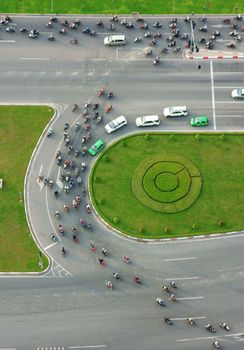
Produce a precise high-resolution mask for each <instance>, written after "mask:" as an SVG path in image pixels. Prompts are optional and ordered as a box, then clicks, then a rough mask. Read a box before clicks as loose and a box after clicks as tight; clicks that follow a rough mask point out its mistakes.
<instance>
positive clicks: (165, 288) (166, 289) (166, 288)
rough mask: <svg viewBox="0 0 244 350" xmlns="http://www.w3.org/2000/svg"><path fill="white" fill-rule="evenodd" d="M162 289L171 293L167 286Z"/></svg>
mask: <svg viewBox="0 0 244 350" xmlns="http://www.w3.org/2000/svg"><path fill="white" fill-rule="evenodd" d="M162 289H163V290H165V291H166V292H167V293H171V291H170V289H169V287H167V286H165V285H163V286H162Z"/></svg>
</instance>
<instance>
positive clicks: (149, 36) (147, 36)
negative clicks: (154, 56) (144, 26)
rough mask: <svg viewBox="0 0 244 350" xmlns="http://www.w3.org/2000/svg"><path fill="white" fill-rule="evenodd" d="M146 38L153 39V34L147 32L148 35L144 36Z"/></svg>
mask: <svg viewBox="0 0 244 350" xmlns="http://www.w3.org/2000/svg"><path fill="white" fill-rule="evenodd" d="M144 37H145V38H151V37H152V33H151V32H150V31H148V32H146V33H145V34H144Z"/></svg>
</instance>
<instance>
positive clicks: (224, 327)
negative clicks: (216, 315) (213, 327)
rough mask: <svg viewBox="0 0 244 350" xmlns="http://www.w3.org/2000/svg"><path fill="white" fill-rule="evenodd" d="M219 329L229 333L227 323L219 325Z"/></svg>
mask: <svg viewBox="0 0 244 350" xmlns="http://www.w3.org/2000/svg"><path fill="white" fill-rule="evenodd" d="M219 326H220V328H222V329H224V330H226V331H230V326H229V325H228V324H227V323H225V322H224V323H220V324H219Z"/></svg>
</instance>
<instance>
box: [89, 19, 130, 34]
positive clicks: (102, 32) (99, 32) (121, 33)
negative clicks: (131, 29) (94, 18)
mask: <svg viewBox="0 0 244 350" xmlns="http://www.w3.org/2000/svg"><path fill="white" fill-rule="evenodd" d="M86 18H87V17H86ZM97 34H100V35H108V36H109V35H111V33H109V32H98V33H97ZM122 34H123V33H114V32H113V35H122Z"/></svg>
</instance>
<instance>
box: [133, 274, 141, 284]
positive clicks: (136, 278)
mask: <svg viewBox="0 0 244 350" xmlns="http://www.w3.org/2000/svg"><path fill="white" fill-rule="evenodd" d="M133 280H134V282H136V283H138V284H141V280H140V278H139V277H138V276H137V275H134V276H133Z"/></svg>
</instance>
